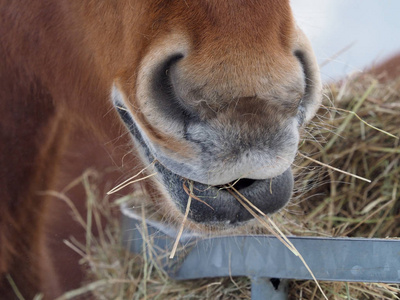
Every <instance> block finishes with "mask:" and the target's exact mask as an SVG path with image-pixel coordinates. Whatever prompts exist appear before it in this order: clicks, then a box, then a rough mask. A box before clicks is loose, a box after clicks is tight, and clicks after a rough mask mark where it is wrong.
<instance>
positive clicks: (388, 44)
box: [291, 0, 400, 81]
mask: <svg viewBox="0 0 400 300" xmlns="http://www.w3.org/2000/svg"><path fill="white" fill-rule="evenodd" d="M291 4H292V8H293V11H294V15H295V18H296V20H297V23H298V25H299V26H300V27H301V28H302V29H303V30H304V31H305V32H306V34H307V35H308V37H309V38H310V40H311V43H312V45H313V47H314V50H315V52H316V56H317V59H318V62H319V63H320V64H321V63H323V62H326V60H329V59H330V58H332V57H334V56H335V55H336V54H340V53H341V52H343V53H341V54H340V55H338V56H337V57H336V58H334V59H333V60H331V61H330V62H329V63H328V64H326V65H325V66H323V67H321V73H322V77H323V79H324V81H329V80H331V79H333V80H334V79H338V78H341V77H343V76H345V75H346V74H349V73H352V72H358V71H362V70H363V69H364V68H365V67H367V66H370V65H371V64H373V63H376V62H379V61H382V60H383V59H384V58H386V57H388V56H391V55H393V54H394V53H397V52H400V1H399V0H291ZM346 49H347V50H346Z"/></svg>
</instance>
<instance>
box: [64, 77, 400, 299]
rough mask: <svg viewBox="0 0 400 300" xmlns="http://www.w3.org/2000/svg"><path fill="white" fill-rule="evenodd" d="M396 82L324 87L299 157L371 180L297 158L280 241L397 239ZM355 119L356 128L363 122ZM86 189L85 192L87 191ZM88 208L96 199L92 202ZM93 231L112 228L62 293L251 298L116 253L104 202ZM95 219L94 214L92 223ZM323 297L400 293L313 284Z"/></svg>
mask: <svg viewBox="0 0 400 300" xmlns="http://www.w3.org/2000/svg"><path fill="white" fill-rule="evenodd" d="M399 91H400V78H398V79H397V80H392V81H390V82H386V83H385V84H382V83H379V82H378V81H377V78H373V77H372V76H368V75H365V74H364V75H360V76H356V77H352V78H349V79H347V80H345V81H343V82H341V83H339V84H332V85H329V86H327V87H326V88H325V95H326V97H325V101H324V104H323V107H322V108H321V109H320V111H319V113H318V116H317V117H316V118H315V119H314V120H313V122H312V124H311V125H310V126H308V128H306V130H305V132H304V134H303V137H304V141H303V142H302V144H301V145H300V148H299V152H300V153H302V154H304V155H305V156H306V157H310V158H312V159H314V160H318V161H320V162H323V163H325V164H328V165H330V166H333V167H335V168H339V169H341V170H344V171H347V172H349V173H352V174H356V175H358V176H361V177H364V178H368V179H370V180H371V183H367V182H365V181H363V180H360V179H356V178H355V177H353V176H351V175H348V174H343V173H340V172H337V171H334V170H332V169H330V168H327V167H324V166H321V165H319V164H317V163H315V162H313V161H311V160H309V159H307V158H305V157H303V156H300V155H299V156H298V158H297V160H296V161H295V163H294V166H293V167H294V169H295V174H296V182H297V183H296V184H297V186H296V191H295V195H294V199H293V201H292V203H291V204H290V205H289V206H288V207H287V208H286V209H284V210H283V211H281V212H280V213H278V214H276V215H275V216H274V217H273V219H274V221H275V223H276V224H278V225H279V226H280V228H281V230H282V231H283V232H284V233H285V234H287V235H298V236H301V235H303V236H335V237H337V236H349V237H381V238H385V237H400V226H399V224H400V202H399V201H397V200H398V199H399V198H400V192H399V190H400V186H399V182H400V161H399V160H400V155H399V154H400V145H399V140H398V139H396V138H394V137H392V136H390V135H388V134H385V133H383V132H380V131H378V130H376V129H374V128H372V127H370V126H369V125H367V124H366V123H364V122H367V123H368V124H370V125H373V126H376V127H378V128H381V129H383V130H385V131H387V132H389V133H391V134H393V135H394V136H397V137H399V136H400V92H399ZM346 111H353V112H355V113H356V114H357V115H358V116H359V117H360V118H362V120H363V121H364V122H362V121H360V120H359V119H358V118H357V116H356V115H355V114H354V113H349V112H346ZM88 190H90V187H88ZM90 201H91V203H94V201H93V199H92V200H90ZM90 207H91V209H92V214H93V220H94V221H92V222H93V224H94V225H95V223H96V222H95V220H96V218H98V217H99V216H100V215H103V217H106V218H107V219H108V221H109V225H108V226H107V227H106V228H103V229H102V230H101V234H100V237H99V238H97V239H95V238H93V237H90V238H89V239H88V241H87V244H86V245H77V244H76V243H75V244H74V245H73V247H75V248H77V251H79V252H81V253H82V257H83V258H82V260H83V262H85V263H87V264H88V265H89V266H90V269H89V270H88V283H87V285H85V286H84V287H83V288H81V289H79V290H76V291H71V292H70V293H67V294H65V296H64V299H71V298H74V297H75V296H78V295H83V294H84V293H85V292H88V291H90V292H92V293H93V294H94V295H95V297H96V298H97V299H249V298H250V281H249V280H248V279H246V278H223V279H220V278H217V279H209V280H196V281H185V282H176V281H172V280H170V279H169V278H168V277H167V276H166V274H165V273H164V272H163V271H162V270H160V269H159V268H158V267H157V264H156V258H154V257H147V256H144V257H140V256H135V255H132V254H129V253H127V252H126V251H125V250H124V249H123V248H122V247H121V246H120V236H121V232H120V227H119V220H118V219H116V218H115V217H113V216H112V214H111V213H110V207H109V204H108V202H107V201H100V202H97V204H96V205H90ZM96 216H97V217H96ZM320 283H321V285H322V288H323V290H324V292H325V293H326V294H327V295H328V297H329V299H341V298H343V299H399V297H400V286H399V285H387V284H362V283H337V282H335V283H330V282H320ZM290 298H291V299H322V295H321V293H320V292H319V291H318V290H317V287H316V285H315V283H314V282H312V281H305V282H293V283H292V284H291V289H290Z"/></svg>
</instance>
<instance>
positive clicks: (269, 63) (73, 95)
mask: <svg viewBox="0 0 400 300" xmlns="http://www.w3.org/2000/svg"><path fill="white" fill-rule="evenodd" d="M176 30H178V31H182V32H184V33H185V34H188V35H189V40H190V45H191V47H192V50H193V53H194V55H193V56H192V57H191V59H190V60H188V61H187V62H186V65H185V68H186V69H185V70H186V72H187V73H186V74H187V80H188V83H190V82H196V83H197V84H200V85H201V84H202V80H204V78H206V77H207V76H211V77H210V78H209V80H210V81H211V82H213V84H214V85H213V86H211V88H210V90H207V91H205V92H206V93H209V94H210V95H211V94H212V92H213V90H214V88H218V87H219V88H220V90H219V92H220V93H226V92H227V91H230V92H229V93H227V94H224V95H225V97H226V98H224V99H222V100H223V101H225V102H229V99H230V98H231V97H232V96H233V97H239V96H240V97H241V98H243V99H252V97H254V95H253V90H252V89H256V88H258V87H256V86H255V83H254V80H253V78H254V76H253V77H252V75H253V74H267V75H268V76H269V78H270V81H271V85H275V86H279V85H280V84H281V82H284V81H285V80H286V78H287V74H289V73H290V72H292V71H293V70H294V69H296V68H297V69H298V70H297V69H296V70H297V71H299V70H300V68H299V67H298V66H297V67H296V66H295V62H296V60H295V58H293V55H292V50H293V49H292V47H293V43H295V42H296V41H297V38H298V36H296V35H295V32H294V24H293V19H292V16H291V12H290V8H289V1H275V0H265V1H247V0H238V1H218V0H196V1H189V0H187V1H159V0H158V1H157V0H151V1H150V0H136V1H127V0H119V1H91V0H69V1H63V0H30V1H22V0H12V1H10V0H0V101H1V102H0V150H1V156H0V297H1V298H2V299H13V298H16V296H15V294H14V292H13V291H12V289H11V287H10V283H9V281H8V279H7V277H6V275H9V276H11V278H12V279H13V280H14V281H15V283H16V285H17V287H18V288H19V290H20V292H21V293H22V295H23V296H24V297H26V298H27V299H31V298H32V297H33V296H34V295H35V294H36V293H44V295H45V297H46V299H52V298H54V297H55V296H57V295H60V293H61V292H63V291H65V290H66V289H69V288H73V287H77V286H78V285H79V283H80V281H81V279H82V276H81V273H80V272H79V268H78V266H77V260H78V256H77V255H76V254H74V253H73V252H72V250H70V249H68V248H67V247H66V246H64V245H63V243H62V240H63V239H64V238H68V237H69V236H70V235H71V234H73V235H77V236H82V230H81V229H80V228H79V226H77V225H76V224H74V223H73V220H72V218H71V216H70V213H69V212H68V209H67V207H66V206H65V204H63V203H62V202H61V201H59V200H56V199H55V198H51V197H48V196H45V195H44V193H43V192H44V191H48V190H57V191H61V190H62V189H63V188H64V187H65V186H66V185H67V184H68V183H69V182H71V181H72V180H73V179H74V178H76V177H78V176H79V175H80V174H82V172H84V171H85V170H86V169H87V168H90V167H91V168H94V169H96V170H97V171H99V172H103V171H106V170H108V169H109V168H114V171H113V172H111V173H107V174H109V176H108V177H107V178H104V179H103V183H104V184H106V183H116V182H117V181H118V179H120V178H121V176H122V174H132V173H134V171H135V170H136V169H138V168H140V164H141V163H140V162H139V161H138V160H136V156H135V155H134V154H129V155H128V156H126V155H127V153H131V151H132V149H130V148H127V145H129V144H130V138H129V135H128V134H127V132H126V129H125V128H124V126H123V124H122V122H121V121H120V119H119V117H118V115H117V113H116V112H115V110H114V108H113V106H112V104H111V101H110V99H109V98H110V91H111V86H112V84H113V82H115V81H116V82H118V84H119V85H120V86H121V88H122V89H123V90H124V91H125V93H126V94H127V95H135V94H136V82H137V76H138V75H137V69H138V67H139V65H140V64H141V62H142V59H143V57H144V56H145V55H146V54H147V53H148V52H149V51H151V49H152V48H154V46H155V45H158V44H159V43H162V42H163V38H164V37H165V36H167V35H169V34H170V33H172V32H174V31H176ZM249 31H251V32H254V34H253V35H251V36H249V35H248V34H247V33H248V32H249ZM221 45H224V47H221ZM249 45H254V47H249ZM227 49H235V51H231V52H230V51H227ZM265 53H268V55H267V56H266V55H264V54H265ZM259 58H260V59H259ZM219 64H225V65H227V66H230V67H229V68H231V69H229V70H225V71H224V72H222V71H221V70H218V69H216V68H215V66H218V65H219ZM235 69H240V70H241V71H240V72H233V71H234V70H235ZM300 72H301V71H300ZM287 84H290V82H287ZM246 88H247V89H248V90H245V91H244V89H246ZM239 89H241V90H242V93H241V94H240V95H236V93H237V91H238V90H239ZM230 93H231V94H230ZM209 99H210V103H208V104H209V106H207V107H212V106H215V105H221V103H219V104H216V103H215V98H213V97H209ZM129 100H130V101H131V104H132V107H130V109H131V111H132V113H133V114H135V117H136V118H137V120H138V122H140V123H142V124H145V126H144V127H145V128H146V130H147V134H148V136H149V137H150V138H151V139H152V140H153V141H155V142H157V143H159V144H160V145H163V146H164V147H166V148H168V149H170V150H171V151H173V152H176V153H183V155H187V149H186V148H185V145H184V144H183V145H181V144H180V142H179V141H176V142H174V143H171V139H172V138H171V137H170V136H168V135H167V134H164V133H163V132H162V131H160V129H159V128H156V127H152V126H151V125H150V123H151V122H149V121H148V120H147V116H145V115H144V114H142V112H141V109H135V107H136V108H137V107H141V105H143V103H139V102H138V100H137V99H136V98H134V97H133V98H132V99H129ZM189 100H190V99H189ZM222 100H221V101H222ZM294 100H298V99H294ZM257 101H258V100H257ZM254 103H258V102H254ZM189 104H191V103H189ZM228 105H229V104H228ZM252 105H253V104H251V105H250V108H248V107H247V106H244V107H245V108H243V109H250V111H251V112H252V111H256V110H257V109H256V108H255V107H252ZM257 105H258V104H257ZM263 105H265V103H264V104H263ZM276 105H278V104H276ZM194 106H196V105H194ZM246 107H247V108H246ZM199 109H200V110H203V112H204V115H208V114H209V111H206V110H207V108H204V107H200V108H199ZM279 110H280V111H281V110H283V111H284V108H283V107H280V108H279ZM292 110H293V108H292V107H290V105H289V108H288V111H284V113H292ZM274 111H278V109H276V110H274ZM259 122H261V121H259ZM263 122H264V121H263ZM181 155H182V154H181ZM122 165H123V166H122ZM68 196H69V197H71V199H73V200H74V201H75V202H76V203H77V205H78V207H80V209H81V210H84V204H83V203H84V202H83V201H84V199H83V198H84V193H83V191H82V190H80V189H74V190H72V191H70V192H68ZM158 205H162V204H160V203H158Z"/></svg>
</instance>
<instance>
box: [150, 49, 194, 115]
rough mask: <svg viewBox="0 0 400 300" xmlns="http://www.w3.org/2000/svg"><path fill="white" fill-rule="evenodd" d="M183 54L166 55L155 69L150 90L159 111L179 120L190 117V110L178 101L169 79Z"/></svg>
mask: <svg viewBox="0 0 400 300" xmlns="http://www.w3.org/2000/svg"><path fill="white" fill-rule="evenodd" d="M183 57H184V56H183V54H180V53H178V54H175V55H171V56H170V57H168V58H167V59H166V60H165V61H164V62H163V63H162V64H161V65H160V66H159V67H158V68H156V69H155V71H154V74H153V78H152V84H151V89H152V91H150V92H151V93H152V95H153V98H154V99H156V100H157V101H155V102H156V105H157V106H158V108H159V109H160V111H161V112H162V113H163V114H164V115H166V116H169V117H171V118H173V119H174V120H180V119H183V118H188V117H190V112H189V111H188V109H186V107H185V106H184V105H183V103H182V101H180V99H179V97H178V96H177V93H176V91H175V89H174V85H173V82H172V79H171V76H173V72H174V69H175V68H176V64H177V63H178V61H179V60H180V59H182V58H183Z"/></svg>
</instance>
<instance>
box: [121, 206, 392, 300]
mask: <svg viewBox="0 0 400 300" xmlns="http://www.w3.org/2000/svg"><path fill="white" fill-rule="evenodd" d="M121 210H122V214H123V220H122V222H123V226H122V229H123V237H122V241H123V243H124V245H125V246H126V247H127V248H128V249H130V251H132V252H134V253H143V251H147V252H148V254H150V253H149V251H150V248H149V247H148V245H147V244H146V243H147V242H146V241H149V238H150V240H151V243H152V245H154V247H153V249H152V251H153V252H152V255H154V254H155V255H157V254H160V257H161V258H160V260H159V263H160V266H161V267H162V268H163V269H164V270H165V271H166V272H167V274H168V275H169V276H170V277H171V278H173V279H175V280H185V279H200V278H212V277H228V276H246V277H249V278H250V279H251V297H252V299H255V300H257V299H272V300H278V299H287V297H288V281H289V280H291V279H292V280H310V279H312V277H311V275H310V273H309V272H308V270H307V269H306V267H305V266H304V265H303V263H302V262H301V260H300V259H299V258H298V257H297V256H295V255H294V254H293V253H292V252H291V251H290V250H289V249H287V248H286V247H285V246H284V245H283V244H282V243H281V242H280V241H279V240H278V239H277V238H276V237H274V236H268V235H251V236H250V235H234V236H218V237H204V236H201V235H199V234H196V233H193V232H187V231H186V232H184V233H183V235H182V237H181V239H180V244H181V246H182V247H181V249H180V250H179V251H178V252H177V254H176V255H175V258H174V259H169V258H168V257H167V255H165V254H166V253H170V251H171V249H172V247H173V243H174V242H175V238H176V236H177V231H176V230H175V228H171V227H166V226H165V225H164V224H162V223H160V222H157V221H152V220H143V219H142V218H141V217H140V216H139V215H138V214H136V213H135V212H134V211H133V210H132V209H130V208H128V207H127V206H126V205H125V206H124V205H123V206H121ZM146 237H147V238H146ZM289 240H290V241H291V242H292V243H293V245H294V246H295V247H296V248H297V250H298V251H299V252H300V253H301V254H302V256H303V258H304V259H305V261H306V262H307V264H308V265H309V267H310V269H311V270H312V272H313V273H314V275H315V277H316V279H317V280H327V281H350V282H381V283H400V240H393V239H365V238H319V237H318V238H317V237H289Z"/></svg>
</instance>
